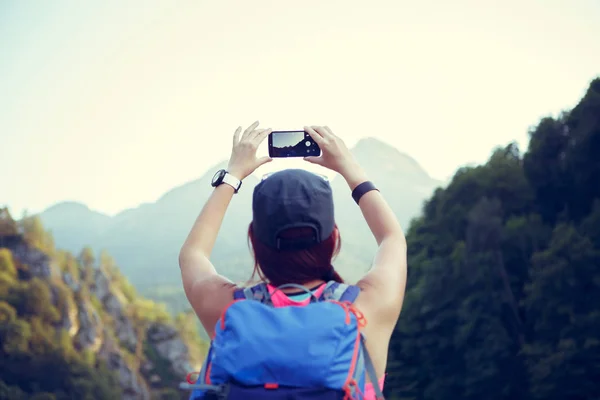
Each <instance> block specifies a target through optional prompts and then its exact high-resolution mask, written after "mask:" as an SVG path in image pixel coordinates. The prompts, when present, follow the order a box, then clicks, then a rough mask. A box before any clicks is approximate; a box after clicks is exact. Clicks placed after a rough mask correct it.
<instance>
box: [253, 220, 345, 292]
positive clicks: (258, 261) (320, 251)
mask: <svg viewBox="0 0 600 400" xmlns="http://www.w3.org/2000/svg"><path fill="white" fill-rule="evenodd" d="M312 232H313V231H312V230H311V229H310V228H292V229H288V230H286V231H285V232H282V234H281V236H282V237H284V238H286V239H292V238H302V237H306V236H307V235H311V234H312ZM248 242H249V245H250V247H251V251H252V255H253V257H254V271H253V272H252V278H251V279H254V278H255V276H256V275H258V276H259V277H260V279H261V280H263V281H266V282H269V283H270V284H272V285H274V286H280V285H283V284H286V283H296V284H300V285H303V284H305V283H308V282H310V281H314V280H319V279H322V280H325V281H327V280H333V281H336V282H339V283H344V280H343V279H342V277H341V276H340V275H339V274H338V273H337V272H336V271H335V269H334V268H333V265H332V264H331V263H332V261H333V259H334V258H335V257H336V256H337V255H338V254H339V252H340V249H341V246H342V239H341V237H340V232H339V230H338V227H337V225H335V228H334V229H333V232H332V233H331V235H329V237H328V238H327V239H325V240H324V241H322V242H321V243H318V244H315V245H313V246H311V247H309V248H307V249H303V250H288V251H282V250H277V249H272V248H271V247H268V246H266V245H264V244H263V243H262V242H260V241H259V240H257V238H256V237H254V234H253V232H252V222H251V223H250V226H249V227H248Z"/></svg>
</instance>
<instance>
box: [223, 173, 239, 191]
mask: <svg viewBox="0 0 600 400" xmlns="http://www.w3.org/2000/svg"><path fill="white" fill-rule="evenodd" d="M221 183H226V184H228V185H229V186H231V187H233V189H234V190H235V192H236V193H237V192H238V190H240V187H242V181H241V180H239V179H238V178H236V177H235V176H233V175H231V174H230V173H229V172H225V175H224V176H223V181H222V182H221Z"/></svg>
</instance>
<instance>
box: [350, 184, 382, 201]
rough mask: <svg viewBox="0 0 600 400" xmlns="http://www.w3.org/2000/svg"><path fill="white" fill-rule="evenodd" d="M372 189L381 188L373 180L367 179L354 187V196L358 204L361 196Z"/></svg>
mask: <svg viewBox="0 0 600 400" xmlns="http://www.w3.org/2000/svg"><path fill="white" fill-rule="evenodd" d="M371 190H377V191H378V192H379V189H377V188H376V187H375V185H374V184H373V182H371V181H365V182H363V183H361V184H360V185H358V186H357V187H355V188H354V190H353V191H352V198H353V199H354V201H355V202H356V204H358V202H359V201H360V198H361V197H363V196H364V195H365V194H366V193H368V192H370V191H371Z"/></svg>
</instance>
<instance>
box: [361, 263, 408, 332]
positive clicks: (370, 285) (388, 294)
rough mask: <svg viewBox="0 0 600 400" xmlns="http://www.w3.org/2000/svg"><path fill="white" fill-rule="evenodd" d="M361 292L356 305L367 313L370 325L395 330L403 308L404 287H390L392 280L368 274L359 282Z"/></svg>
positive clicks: (385, 329) (380, 328) (379, 328)
mask: <svg viewBox="0 0 600 400" xmlns="http://www.w3.org/2000/svg"><path fill="white" fill-rule="evenodd" d="M356 285H357V286H358V287H359V288H360V294H359V295H358V298H357V299H356V306H357V307H358V308H359V309H360V310H361V311H362V312H363V314H365V317H366V318H367V320H368V321H369V325H371V326H376V327H377V329H378V330H384V331H390V332H391V330H393V328H394V326H395V325H396V322H397V321H398V318H399V317H400V311H401V309H402V303H403V300H404V288H403V287H398V288H395V289H396V290H394V288H390V287H389V285H390V282H385V281H379V279H378V276H377V275H376V274H367V275H366V276H365V277H364V278H362V279H361V280H360V281H359V282H358V283H357V284H356Z"/></svg>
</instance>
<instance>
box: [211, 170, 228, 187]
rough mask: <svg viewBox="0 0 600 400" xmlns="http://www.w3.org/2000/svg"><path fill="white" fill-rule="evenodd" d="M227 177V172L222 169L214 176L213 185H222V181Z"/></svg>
mask: <svg viewBox="0 0 600 400" xmlns="http://www.w3.org/2000/svg"><path fill="white" fill-rule="evenodd" d="M224 176H225V170H224V169H221V170H219V171H217V173H216V174H215V175H214V176H213V178H212V185H213V186H214V185H217V184H219V183H221V181H222V180H223V177H224Z"/></svg>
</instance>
